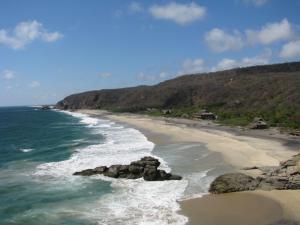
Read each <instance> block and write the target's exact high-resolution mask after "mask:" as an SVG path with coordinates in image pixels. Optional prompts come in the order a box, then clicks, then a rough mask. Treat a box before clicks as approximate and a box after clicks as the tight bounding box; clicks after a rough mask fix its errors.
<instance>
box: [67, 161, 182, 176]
mask: <svg viewBox="0 0 300 225" xmlns="http://www.w3.org/2000/svg"><path fill="white" fill-rule="evenodd" d="M159 165H160V162H159V160H158V159H156V158H153V157H151V156H145V157H143V158H141V159H140V160H138V161H134V162H131V163H130V165H111V166H109V167H106V166H99V167H96V168H94V169H87V170H82V171H80V172H75V173H74V174H73V175H81V176H91V175H95V174H103V175H104V176H107V177H113V178H126V179H138V178H141V177H143V178H144V180H147V181H163V180H181V179H182V178H181V176H178V175H173V174H171V173H167V172H166V171H164V170H160V169H158V167H159Z"/></svg>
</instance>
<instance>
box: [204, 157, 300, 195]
mask: <svg viewBox="0 0 300 225" xmlns="http://www.w3.org/2000/svg"><path fill="white" fill-rule="evenodd" d="M251 169H256V170H260V171H261V175H260V176H259V177H256V178H253V177H250V176H248V175H245V174H242V173H229V174H224V175H221V176H219V177H217V178H216V179H215V180H214V181H213V182H212V184H211V185H210V189H209V191H210V192H211V193H227V192H235V191H247V190H254V189H262V190H274V189H276V190H286V189H291V190H295V189H300V154H297V155H294V156H293V157H291V158H290V159H289V160H286V161H284V162H281V163H280V165H279V166H265V167H257V166H254V167H247V168H244V170H251Z"/></svg>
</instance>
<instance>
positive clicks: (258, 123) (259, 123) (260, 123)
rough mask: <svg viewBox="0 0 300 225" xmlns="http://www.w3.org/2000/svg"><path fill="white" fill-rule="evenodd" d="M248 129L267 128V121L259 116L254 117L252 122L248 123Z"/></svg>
mask: <svg viewBox="0 0 300 225" xmlns="http://www.w3.org/2000/svg"><path fill="white" fill-rule="evenodd" d="M249 128H250V129H267V128H268V125H267V123H266V122H265V121H264V120H263V119H262V118H260V117H255V118H254V119H253V121H252V123H251V124H250V125H249Z"/></svg>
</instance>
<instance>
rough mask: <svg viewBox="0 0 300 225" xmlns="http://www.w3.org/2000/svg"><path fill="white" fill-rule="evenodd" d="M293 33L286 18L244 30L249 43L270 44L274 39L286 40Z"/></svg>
mask: <svg viewBox="0 0 300 225" xmlns="http://www.w3.org/2000/svg"><path fill="white" fill-rule="evenodd" d="M293 34H294V31H293V28H292V25H291V24H290V23H289V21H288V20H287V19H283V20H282V21H281V22H278V23H269V24H266V25H265V26H263V27H262V28H261V29H260V30H246V36H247V39H248V42H249V43H251V44H255V43H259V44H265V45H267V44H271V43H273V42H276V41H281V40H288V39H290V38H291V37H292V36H293Z"/></svg>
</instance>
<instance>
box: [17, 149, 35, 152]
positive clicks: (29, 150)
mask: <svg viewBox="0 0 300 225" xmlns="http://www.w3.org/2000/svg"><path fill="white" fill-rule="evenodd" d="M32 150H33V149H32V148H20V151H21V152H31V151H32Z"/></svg>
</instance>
